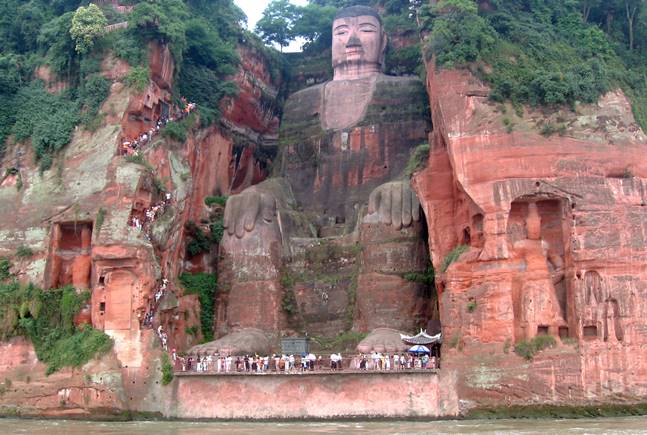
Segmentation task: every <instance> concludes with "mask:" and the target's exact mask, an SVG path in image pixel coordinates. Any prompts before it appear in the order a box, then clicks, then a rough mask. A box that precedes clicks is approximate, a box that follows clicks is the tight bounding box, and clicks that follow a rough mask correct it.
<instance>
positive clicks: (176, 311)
mask: <svg viewBox="0 0 647 435" xmlns="http://www.w3.org/2000/svg"><path fill="white" fill-rule="evenodd" d="M240 55H241V59H242V65H241V68H240V71H239V73H238V74H236V75H235V77H233V80H234V81H235V82H236V83H237V84H238V86H239V88H240V93H239V95H238V96H237V97H235V98H232V99H231V100H230V101H227V102H225V103H224V104H223V105H224V109H225V110H224V111H223V112H224V117H223V119H222V120H221V122H220V123H218V124H216V125H214V126H212V127H210V128H208V129H198V128H197V127H196V128H193V129H192V131H191V132H190V133H189V136H188V139H187V141H186V142H185V143H182V144H179V143H173V142H171V141H169V140H166V139H164V138H163V137H162V136H161V135H159V134H157V135H155V136H154V138H153V140H152V141H151V142H150V143H149V144H147V145H146V147H145V148H144V150H143V153H142V154H143V158H144V160H145V161H147V162H148V164H147V165H145V166H144V165H140V164H137V163H136V162H128V161H126V160H125V159H124V158H123V157H122V156H121V155H119V152H118V151H119V147H120V145H121V141H122V140H123V138H132V137H137V136H138V135H139V134H140V133H143V132H145V131H148V130H149V129H150V128H152V127H153V128H154V126H155V121H156V120H157V119H158V118H159V116H160V114H162V113H163V112H164V111H165V110H167V109H168V108H169V107H170V106H171V104H172V101H171V91H172V87H173V74H174V64H173V59H172V57H171V54H170V52H169V50H168V49H167V48H166V47H164V46H162V45H159V44H153V45H151V46H150V47H149V65H150V68H151V71H150V78H151V80H150V82H149V85H148V86H147V88H146V89H145V91H144V92H142V93H134V92H133V91H132V90H130V89H128V88H127V87H126V86H125V85H124V83H123V80H124V78H125V77H126V75H127V72H128V65H127V64H125V63H123V62H121V61H118V60H116V59H115V58H113V57H111V56H109V57H107V58H106V59H105V60H104V62H103V63H102V69H103V74H104V75H105V76H106V77H107V78H108V79H110V80H111V81H112V82H113V84H112V87H111V90H110V95H109V97H108V99H107V100H106V101H105V102H104V104H103V106H102V108H101V112H102V113H103V114H104V115H105V118H104V123H103V125H102V126H100V127H99V129H98V130H97V131H96V132H95V133H90V132H87V131H84V130H83V129H81V128H79V129H77V131H76V132H75V134H74V137H73V139H72V141H71V143H70V144H69V145H68V146H67V147H66V148H65V149H64V151H63V153H62V154H61V155H60V156H59V157H58V160H59V162H57V166H60V168H61V169H60V170H59V171H54V170H52V171H49V172H46V173H45V174H44V175H43V176H40V175H39V174H38V169H37V167H35V166H34V165H33V163H32V162H33V157H32V155H31V152H30V150H29V149H30V147H29V146H28V144H18V145H17V146H16V147H15V148H14V149H11V150H9V151H10V152H8V153H7V154H6V155H7V156H11V157H7V158H6V160H5V161H4V162H0V168H2V172H3V173H4V169H5V167H18V168H19V174H18V175H11V176H10V177H5V178H3V181H2V185H1V186H0V198H1V200H0V201H1V202H2V204H3V205H4V207H0V256H8V257H12V256H13V254H14V252H15V251H16V248H17V247H18V246H22V245H24V246H28V247H30V248H31V249H32V250H33V251H34V256H33V257H32V258H30V259H28V260H24V261H14V267H13V270H12V272H14V273H15V274H16V275H17V276H18V278H19V279H20V280H21V281H23V282H34V283H36V284H37V285H40V286H43V287H45V288H47V287H55V286H61V285H65V284H73V285H75V286H76V287H78V288H87V289H90V290H91V292H92V304H91V313H92V324H93V326H94V327H95V328H98V329H100V330H103V331H105V332H106V333H107V334H108V335H110V336H111V337H112V338H113V340H114V342H115V344H114V348H113V351H112V352H111V353H110V354H108V355H106V356H105V357H103V358H102V359H101V360H100V361H94V362H91V363H89V364H87V365H86V366H84V367H83V368H80V369H75V370H71V369H64V370H61V371H59V372H58V373H57V374H56V375H53V376H50V377H46V376H45V366H44V365H43V364H41V363H39V362H38V361H37V360H36V357H35V354H34V351H33V348H32V346H31V344H29V343H28V342H25V341H24V340H18V339H15V340H13V341H11V342H9V343H2V344H1V345H0V348H1V349H2V353H3V357H4V358H5V360H4V361H5V362H6V363H3V364H4V365H2V367H0V373H2V376H4V377H3V379H9V380H10V381H11V382H12V384H13V386H14V389H12V391H10V392H8V394H4V395H2V397H0V412H7V413H15V412H17V413H20V414H23V415H27V414H30V415H90V414H102V415H108V414H115V413H116V414H118V413H120V412H122V411H123V410H142V411H155V412H158V411H159V410H160V409H162V407H163V406H165V405H164V401H163V400H161V399H163V398H164V397H166V396H165V395H164V394H163V392H162V390H161V385H160V384H159V364H160V362H159V356H160V355H161V350H160V344H159V340H158V338H157V337H156V334H155V332H154V329H156V328H157V327H158V326H159V325H162V326H163V328H164V330H165V331H167V332H168V334H169V344H170V346H171V347H178V349H184V348H186V347H188V346H190V345H192V344H195V343H194V342H195V341H196V340H197V338H198V337H192V336H190V335H189V334H187V332H186V330H187V327H188V326H191V325H198V326H199V324H200V323H199V322H200V320H199V304H198V300H197V296H196V295H190V296H183V295H182V292H183V290H182V289H181V287H179V286H178V285H176V283H175V277H177V276H178V275H179V274H180V273H182V272H183V271H187V270H188V271H200V270H206V271H209V270H212V268H213V266H214V264H213V258H212V257H210V256H209V255H202V256H200V257H199V258H194V259H192V260H191V261H188V259H187V258H185V252H186V242H187V240H186V235H185V226H186V224H187V222H189V221H193V222H196V223H198V224H199V225H200V224H201V223H202V222H203V221H206V220H207V219H208V218H209V213H210V210H209V209H208V208H207V207H206V206H205V204H204V199H205V197H206V196H210V195H227V194H229V193H230V192H231V191H232V189H243V188H245V187H247V186H249V185H251V184H253V183H256V182H258V181H260V180H262V179H263V178H264V177H265V176H266V170H265V168H266V165H267V162H266V161H263V160H262V161H259V160H258V159H257V158H256V156H257V155H263V152H258V151H259V150H262V149H264V147H270V148H271V147H272V146H274V142H275V140H276V134H277V128H278V119H277V117H276V111H277V105H276V104H277V103H276V99H277V96H278V88H279V86H280V83H279V82H278V81H277V80H276V79H273V78H272V77H271V76H270V74H269V72H268V71H269V70H268V67H269V65H268V64H267V62H265V61H263V59H262V56H261V55H260V54H259V53H257V52H256V51H254V50H253V49H250V48H246V47H241V48H240ZM40 74H41V76H44V77H46V78H47V79H48V82H49V83H50V85H51V86H50V87H51V91H52V92H54V91H56V90H57V89H60V88H61V86H63V85H61V84H59V83H58V82H56V81H55V80H54V79H53V78H51V77H49V76H48V75H47V74H48V71H47V70H44V69H43V70H41V71H40ZM18 151H20V152H18ZM16 155H18V156H22V157H20V161H19V162H16V161H15V159H14V156H16ZM17 180H20V182H21V183H22V187H21V188H20V189H17V188H16V183H17ZM160 189H162V190H160ZM163 190H166V191H168V192H170V193H171V199H170V201H169V202H168V204H167V207H166V210H165V213H164V215H163V216H161V217H159V218H158V219H157V220H156V222H155V223H154V224H153V225H151V228H150V231H148V234H149V235H150V236H145V235H144V233H143V232H141V231H140V230H138V229H136V228H134V227H132V226H131V225H130V222H131V219H132V218H133V217H138V218H140V219H142V218H143V215H144V213H145V211H146V210H147V209H149V208H150V207H151V206H153V205H155V204H159V203H160V202H162V201H163V200H164V198H165V193H164V191H163ZM99 216H101V218H99ZM163 277H168V278H170V279H171V282H170V283H169V286H168V291H167V292H166V294H165V296H164V298H162V300H161V301H160V304H159V307H158V309H159V313H158V314H157V315H156V317H155V321H154V323H153V327H152V328H151V327H146V326H144V325H143V323H142V321H143V318H144V316H145V315H146V312H147V311H148V310H149V307H150V306H151V303H152V302H151V301H152V300H153V297H154V293H155V291H156V289H157V288H159V286H160V283H161V279H162V278H163ZM14 390H15V391H14Z"/></svg>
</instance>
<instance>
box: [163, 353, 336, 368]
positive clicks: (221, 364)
mask: <svg viewBox="0 0 647 435" xmlns="http://www.w3.org/2000/svg"><path fill="white" fill-rule="evenodd" d="M171 356H172V358H173V362H174V364H175V369H176V370H177V371H183V372H184V371H195V372H216V373H236V372H242V373H250V374H254V373H268V372H275V373H278V372H281V373H286V374H289V373H303V372H308V371H315V370H322V369H328V368H329V369H330V370H341V368H342V356H341V354H339V353H336V354H335V353H334V354H332V355H330V357H329V360H328V361H324V359H323V357H322V356H321V355H319V356H316V355H315V354H313V353H309V354H304V355H277V354H274V355H272V356H259V355H245V356H231V355H227V356H223V355H217V354H213V355H187V356H180V355H178V354H177V353H176V352H175V349H173V352H172V353H171Z"/></svg>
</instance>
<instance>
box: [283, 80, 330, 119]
mask: <svg viewBox="0 0 647 435" xmlns="http://www.w3.org/2000/svg"><path fill="white" fill-rule="evenodd" d="M323 89H324V83H321V84H318V85H314V86H310V87H308V88H305V89H301V90H300V91H297V92H295V93H293V94H291V95H290V96H289V97H288V99H287V101H286V102H285V112H286V114H288V112H289V111H291V110H298V111H303V110H306V111H309V110H308V109H312V110H315V111H318V110H319V106H320V105H321V95H322V92H323Z"/></svg>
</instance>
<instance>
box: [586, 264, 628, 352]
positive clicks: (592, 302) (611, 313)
mask: <svg viewBox="0 0 647 435" xmlns="http://www.w3.org/2000/svg"><path fill="white" fill-rule="evenodd" d="M580 298H581V299H582V300H583V303H582V305H581V308H580V310H579V312H580V313H579V314H580V316H581V317H580V318H581V321H580V325H581V328H582V332H581V336H582V338H583V339H585V340H595V339H602V340H604V341H622V339H623V336H624V334H623V330H622V325H621V323H620V307H619V304H618V301H617V299H615V298H613V297H611V296H610V295H609V292H608V289H607V286H606V285H605V282H604V280H603V279H602V276H600V274H599V273H598V272H597V271H595V270H589V271H586V273H584V278H583V280H582V290H581V294H580Z"/></svg>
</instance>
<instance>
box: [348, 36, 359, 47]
mask: <svg viewBox="0 0 647 435" xmlns="http://www.w3.org/2000/svg"><path fill="white" fill-rule="evenodd" d="M361 46H362V41H360V40H359V38H358V37H357V35H356V34H355V33H352V34H351V35H350V38H348V42H347V43H346V48H352V47H361Z"/></svg>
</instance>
